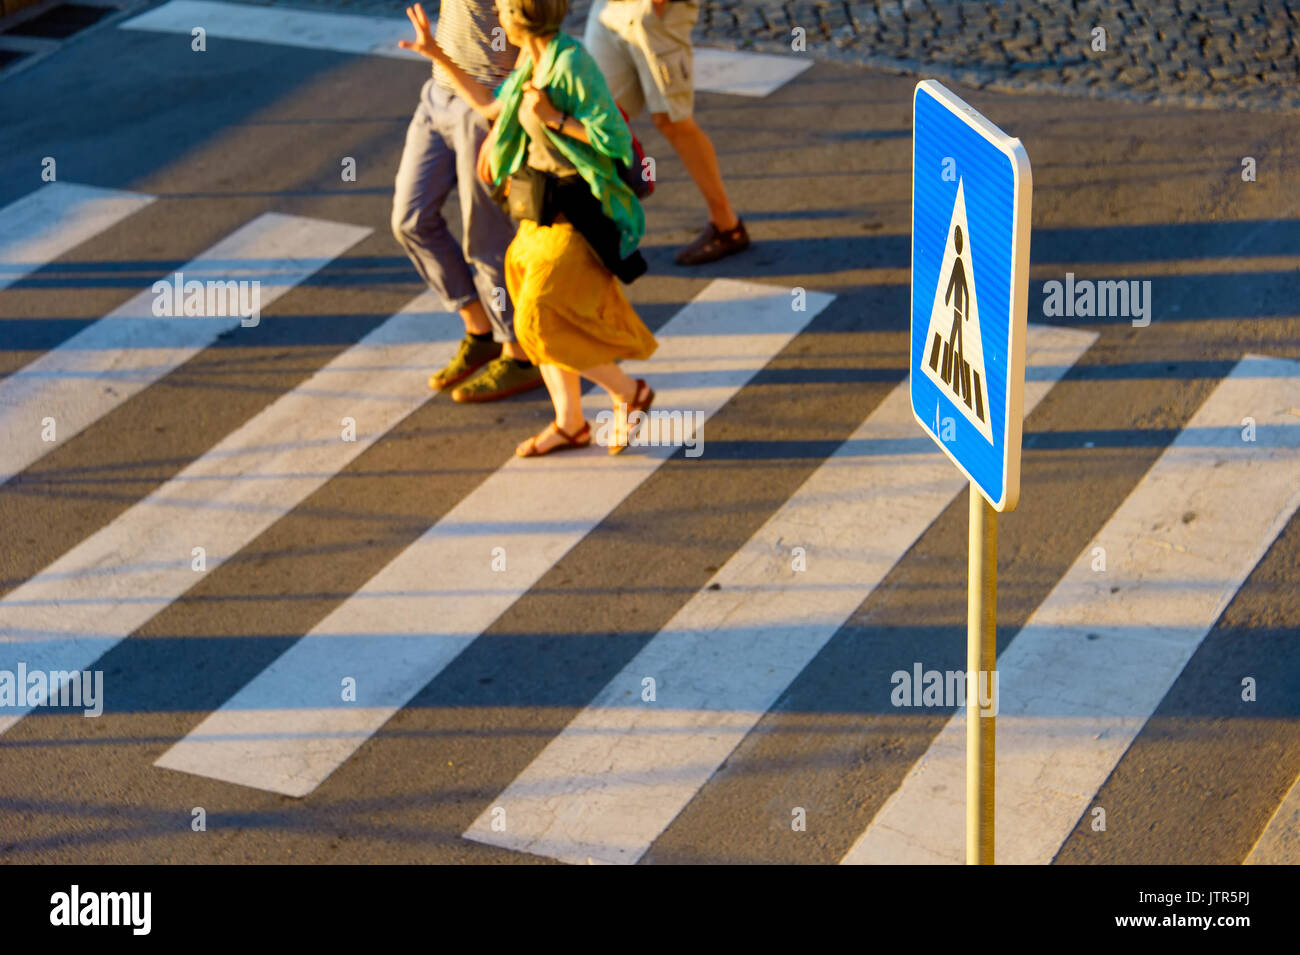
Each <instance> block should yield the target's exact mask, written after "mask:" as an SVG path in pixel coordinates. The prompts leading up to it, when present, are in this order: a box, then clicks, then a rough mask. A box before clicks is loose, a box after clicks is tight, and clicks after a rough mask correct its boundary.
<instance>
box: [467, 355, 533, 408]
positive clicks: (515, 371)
mask: <svg viewBox="0 0 1300 955" xmlns="http://www.w3.org/2000/svg"><path fill="white" fill-rule="evenodd" d="M540 387H542V372H541V370H540V369H539V368H538V367H537V366H536V365H528V366H527V367H525V368H520V367H519V366H518V365H517V364H515V360H514V359H513V358H505V357H502V358H497V359H495V360H493V361H491V362H488V366H487V367H486V368H484V369H483V370H482V371H480V372H479V373H478V374H477V375H475V376H474V377H473V378H471V379H470V380H469V381H467V382H465V384H463V385H461V386H460V387H459V388H457V389H456V390H455V391H453V392H452V393H451V400H452V401H460V402H474V401H500V400H501V399H502V398H509V397H510V396H511V395H518V394H523V393H524V392H525V391H532V390H533V389H534V388H540Z"/></svg>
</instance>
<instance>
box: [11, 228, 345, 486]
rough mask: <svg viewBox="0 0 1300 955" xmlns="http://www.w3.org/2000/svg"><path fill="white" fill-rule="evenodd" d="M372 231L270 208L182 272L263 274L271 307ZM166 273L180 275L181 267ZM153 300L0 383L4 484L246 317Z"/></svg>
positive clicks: (222, 277)
mask: <svg viewBox="0 0 1300 955" xmlns="http://www.w3.org/2000/svg"><path fill="white" fill-rule="evenodd" d="M370 232H371V230H370V229H369V228H367V227H365V226H355V225H346V224H344V223H340V222H326V221H323V220H321V219H310V218H306V217H304V216H287V215H281V214H280V213H266V214H264V215H260V216H258V217H257V218H256V219H254V220H253V221H252V222H249V223H248V224H246V225H244V226H241V227H240V228H239V229H237V230H236V231H235V232H233V233H232V234H231V235H229V236H227V237H226V238H224V239H222V240H221V241H220V242H218V243H217V244H216V245H214V246H212V247H211V248H210V249H208V250H207V251H206V252H204V253H202V254H201V255H199V256H197V257H195V258H194V259H192V260H191V261H189V262H187V263H186V264H185V265H184V266H182V267H181V268H180V269H179V270H178V271H179V272H180V273H181V275H182V276H183V281H184V282H185V283H188V282H191V281H198V282H205V283H206V282H209V281H213V282H217V281H219V282H241V281H247V282H258V283H260V285H259V295H260V302H261V308H263V309H265V308H266V307H267V306H268V305H270V304H271V303H272V302H274V301H275V300H276V299H278V298H280V297H281V296H282V295H284V294H285V293H287V292H288V291H289V290H290V289H292V288H293V287H294V286H295V285H298V284H299V283H301V282H303V281H304V280H306V279H307V278H308V277H309V276H311V275H312V274H313V273H315V272H316V271H318V270H319V269H320V268H321V267H322V266H323V265H325V263H326V262H328V261H329V260H331V259H333V258H335V257H337V256H339V255H341V254H342V253H343V252H344V251H346V250H347V249H348V248H349V247H351V246H353V245H355V244H356V243H357V242H360V241H361V240H362V239H363V238H365V237H366V236H367V235H369V234H370ZM163 280H164V281H168V282H172V283H174V282H175V281H176V279H175V276H174V275H173V276H166V277H164V278H163ZM156 298H157V293H155V292H154V291H153V286H152V284H151V286H150V288H148V289H146V290H144V291H142V292H140V293H139V294H138V295H135V296H134V297H132V298H131V300H130V301H128V302H126V303H125V304H124V305H122V306H121V307H120V308H117V309H114V310H113V311H112V312H110V313H109V314H107V315H105V316H104V317H103V318H101V319H100V320H99V321H97V322H95V323H94V324H92V325H89V326H87V327H86V328H84V329H82V330H81V331H80V332H78V333H77V334H75V335H73V336H72V337H71V338H69V339H68V340H67V341H65V342H63V343H62V344H61V345H59V346H58V347H57V348H53V349H51V350H50V351H47V352H46V353H45V354H43V355H41V357H39V358H37V359H36V360H35V361H32V362H30V363H29V364H27V365H24V366H23V367H22V368H20V369H19V370H18V371H16V372H14V373H13V374H12V375H9V376H8V377H7V378H5V379H4V380H3V381H0V448H3V449H4V450H3V458H0V483H3V482H4V481H7V480H9V479H10V478H11V477H13V476H14V475H15V474H17V473H19V472H20V471H22V470H24V469H25V468H27V467H29V466H30V465H31V464H32V463H33V462H35V461H37V460H39V459H40V458H41V457H42V456H43V455H45V454H47V453H49V452H50V451H52V450H53V449H54V448H56V447H59V446H60V445H62V444H64V443H65V442H67V440H68V439H69V438H71V437H73V436H74V435H76V434H78V433H79V432H81V431H82V430H83V429H84V428H86V427H87V426H88V425H90V424H92V423H93V422H95V421H97V420H99V419H100V418H102V417H103V416H104V415H106V414H108V413H109V412H110V411H112V410H113V409H114V408H116V407H117V406H118V405H120V404H122V403H123V402H125V401H126V400H127V399H129V398H131V397H132V396H134V395H136V394H137V393H139V392H141V391H143V390H144V389H145V388H147V387H148V386H149V385H151V384H153V383H154V382H155V381H157V380H158V379H160V378H162V377H163V376H164V375H166V374H167V373H168V372H170V371H171V370H173V369H174V368H176V367H178V366H179V365H181V364H182V363H183V362H185V361H188V360H189V359H190V358H192V357H193V356H194V355H196V354H198V352H200V351H201V350H202V349H204V348H206V347H207V346H208V345H211V344H212V343H213V342H214V341H216V340H217V336H219V335H221V334H222V333H223V332H227V331H229V330H231V329H234V328H239V327H240V325H241V322H242V321H244V319H242V318H241V316H240V315H239V314H234V315H221V316H204V315H185V316H182V317H162V316H159V315H156V314H155V313H154V301H155V299H156ZM205 303H206V297H205ZM205 308H206V305H205ZM251 330H252V329H250V331H251ZM47 418H52V419H53V423H54V431H53V440H50V439H49V437H48V435H49V433H48V432H47V431H46V429H45V427H44V426H43V424H42V422H43V421H45V420H46V419H47Z"/></svg>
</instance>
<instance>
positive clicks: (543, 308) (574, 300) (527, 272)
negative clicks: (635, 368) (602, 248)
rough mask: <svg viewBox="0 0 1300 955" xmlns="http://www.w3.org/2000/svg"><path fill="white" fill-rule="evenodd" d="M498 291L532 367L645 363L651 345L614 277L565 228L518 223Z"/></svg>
mask: <svg viewBox="0 0 1300 955" xmlns="http://www.w3.org/2000/svg"><path fill="white" fill-rule="evenodd" d="M506 290H507V291H508V292H509V293H510V300H511V301H512V302H514V305H515V337H516V338H518V339H519V344H520V345H521V346H522V347H523V349H524V352H525V354H527V355H528V359H529V360H530V361H531V362H532V363H533V364H535V365H559V366H560V367H561V368H566V369H568V370H570V371H579V372H580V371H585V370H586V369H588V368H595V367H596V366H597V365H604V364H608V363H609V362H612V361H616V360H618V359H633V360H638V359H644V358H649V357H650V356H651V355H653V354H654V351H655V349H656V348H658V347H659V343H658V342H656V341H655V337H654V335H653V334H651V332H650V329H648V328H646V327H645V323H644V322H642V321H641V319H640V317H639V316H638V315H637V313H636V312H635V311H633V309H632V306H631V304H630V303H629V302H628V300H627V298H625V297H624V295H623V290H622V289H621V288H620V287H619V283H618V279H617V278H615V277H614V275H613V274H612V273H611V272H610V271H609V270H608V269H607V268H605V266H604V264H603V263H602V262H601V261H600V259H599V258H598V257H597V256H596V253H595V252H593V251H592V249H591V246H589V245H588V244H587V240H586V239H584V238H583V237H582V235H581V234H580V233H579V232H578V231H577V230H576V229H574V228H573V226H572V225H571V224H570V223H568V222H558V223H556V224H555V225H550V226H539V225H538V224H537V223H536V222H531V221H529V220H527V219H525V220H523V221H522V222H520V223H519V231H518V232H517V233H515V238H514V241H512V242H511V243H510V247H509V248H508V249H507V250H506Z"/></svg>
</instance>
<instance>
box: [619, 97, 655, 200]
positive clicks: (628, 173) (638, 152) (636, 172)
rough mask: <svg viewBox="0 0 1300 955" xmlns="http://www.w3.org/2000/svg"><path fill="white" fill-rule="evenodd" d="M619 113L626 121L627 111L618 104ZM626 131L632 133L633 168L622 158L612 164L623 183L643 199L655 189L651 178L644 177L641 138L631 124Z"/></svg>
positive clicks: (643, 153) (643, 156) (643, 155)
mask: <svg viewBox="0 0 1300 955" xmlns="http://www.w3.org/2000/svg"><path fill="white" fill-rule="evenodd" d="M618 111H619V114H620V115H621V116H622V117H623V122H625V123H627V122H628V118H627V113H625V112H623V107H622V106H619V108H618ZM627 131H628V132H629V133H631V135H632V161H633V162H634V163H635V164H636V165H635V167H634V168H629V167H628V164H627V163H625V162H623V160H621V159H618V160H615V162H614V166H615V168H616V169H617V170H618V177H619V178H620V179H622V180H623V182H624V184H625V185H626V186H627V187H628V188H629V189H631V190H632V192H633V193H635V194H636V197H637V198H638V199H645V198H646V197H647V196H649V195H650V194H651V193H653V192H654V191H655V184H654V180H653V179H647V178H645V174H644V170H645V162H644V160H645V149H644V148H643V147H642V145H641V140H639V139H637V138H636V134H635V133H632V125H631V124H630V123H628V128H627Z"/></svg>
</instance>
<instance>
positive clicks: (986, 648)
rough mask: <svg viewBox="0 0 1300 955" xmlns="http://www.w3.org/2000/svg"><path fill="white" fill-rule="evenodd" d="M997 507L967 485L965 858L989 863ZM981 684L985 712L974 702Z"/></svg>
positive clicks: (978, 696) (991, 811) (992, 755)
mask: <svg viewBox="0 0 1300 955" xmlns="http://www.w3.org/2000/svg"><path fill="white" fill-rule="evenodd" d="M997 605H998V512H997V511H995V510H993V508H992V507H990V506H989V504H988V502H987V501H985V500H984V495H983V494H981V493H980V492H979V488H977V487H976V486H975V482H974V481H972V482H971V485H970V565H969V570H968V572H967V580H966V864H967V865H992V864H993V788H994V786H993V770H994V766H995V764H996V759H995V755H994V754H995V751H994V739H995V733H994V730H995V727H996V719H995V717H994V715H993V714H995V713H997V711H998V707H997V696H996V694H997V681H996V679H995V677H994V673H995V671H996V669H997V665H998V646H997ZM981 684H983V685H984V687H985V701H986V702H988V703H989V707H988V708H989V713H988V714H987V715H986V714H984V713H983V712H981V711H982V709H983V707H981V705H980V685H981Z"/></svg>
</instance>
